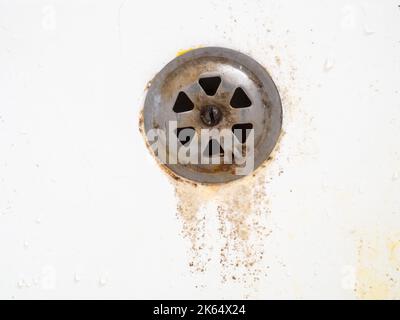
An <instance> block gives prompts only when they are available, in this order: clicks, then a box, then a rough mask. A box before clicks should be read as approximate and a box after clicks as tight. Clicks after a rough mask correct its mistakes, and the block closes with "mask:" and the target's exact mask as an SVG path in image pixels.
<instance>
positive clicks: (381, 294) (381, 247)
mask: <svg viewBox="0 0 400 320" xmlns="http://www.w3.org/2000/svg"><path fill="white" fill-rule="evenodd" d="M355 293H356V296H357V298H359V299H374V300H376V299H379V300H380V299H400V234H398V233H397V234H396V233H390V232H388V233H386V232H384V233H383V232H382V233H375V234H372V235H371V234H370V235H366V236H363V237H362V238H361V240H360V243H359V246H358V261H357V268H356V288H355Z"/></svg>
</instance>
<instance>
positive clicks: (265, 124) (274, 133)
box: [143, 47, 282, 183]
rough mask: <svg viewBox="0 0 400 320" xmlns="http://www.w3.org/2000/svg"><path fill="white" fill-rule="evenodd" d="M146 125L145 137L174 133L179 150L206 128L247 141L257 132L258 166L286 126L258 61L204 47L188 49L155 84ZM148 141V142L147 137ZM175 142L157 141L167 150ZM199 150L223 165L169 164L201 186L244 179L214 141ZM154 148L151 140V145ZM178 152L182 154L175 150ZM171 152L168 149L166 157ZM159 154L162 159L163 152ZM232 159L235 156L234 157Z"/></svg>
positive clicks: (150, 92)
mask: <svg viewBox="0 0 400 320" xmlns="http://www.w3.org/2000/svg"><path fill="white" fill-rule="evenodd" d="M143 121H144V130H145V133H148V132H149V130H152V129H157V130H163V131H164V132H169V127H168V126H169V123H170V121H176V124H177V127H176V130H175V132H174V133H173V135H174V137H173V139H175V140H176V141H177V142H175V143H177V145H178V148H181V147H184V146H186V147H187V146H188V145H190V144H191V143H192V142H193V140H194V139H192V138H193V136H194V135H195V134H199V136H200V131H201V130H202V129H206V128H207V129H210V128H215V129H219V130H222V129H229V130H231V131H233V132H234V133H235V135H236V132H241V134H240V135H238V136H237V138H238V139H239V140H240V143H242V144H244V143H245V142H246V137H247V132H248V130H251V129H253V132H254V148H253V150H254V159H253V160H254V166H253V169H256V168H257V167H259V166H260V165H261V164H262V163H263V162H264V161H265V160H266V159H267V158H268V156H269V155H270V153H271V152H272V150H273V148H274V146H275V144H276V142H277V140H278V137H279V134H280V131H281V126H282V105H281V100H280V96H279V92H278V90H277V88H276V86H275V84H274V82H273V80H272V78H271V77H270V75H269V74H268V72H267V71H266V70H265V69H264V68H263V67H262V66H261V65H260V64H259V63H257V62H256V61H255V60H254V59H252V58H250V57H249V56H247V55H245V54H242V53H240V52H237V51H234V50H231V49H226V48H219V47H206V48H200V49H195V50H192V51H189V52H187V53H185V54H183V55H181V56H178V57H176V58H175V59H173V60H172V61H171V62H169V63H168V64H167V65H166V66H165V67H164V68H163V69H162V70H161V71H160V72H159V73H158V74H157V75H156V76H155V78H154V79H153V80H152V81H151V84H150V87H149V90H148V92H147V95H146V99H145V104H144V110H143ZM147 139H148V138H147ZM170 141H172V140H169V139H166V138H165V137H164V138H163V139H161V138H159V141H158V143H159V145H158V146H160V144H161V145H163V146H164V147H165V148H166V150H170V149H169V147H170V146H169V144H171V142H170ZM208 142H209V143H208V145H207V149H206V150H201V151H200V152H203V151H204V152H205V153H208V154H209V156H212V155H214V154H216V153H217V154H218V156H220V157H221V159H222V160H221V162H220V163H217V164H214V163H208V164H204V163H179V162H178V163H168V161H167V162H165V163H164V165H165V166H166V167H167V168H169V169H170V170H171V171H172V172H173V173H174V174H175V175H177V176H179V177H183V178H185V179H189V180H192V181H196V182H200V183H223V182H228V181H232V180H236V179H239V178H241V177H242V175H238V174H237V173H236V172H235V170H234V169H235V168H236V167H237V166H238V164H237V163H235V162H233V163H224V161H223V160H224V159H226V158H224V154H225V153H226V152H224V150H223V149H222V147H221V145H220V142H219V141H215V139H210V140H209V141H208ZM148 143H149V144H150V141H148ZM177 152H178V151H177ZM170 153H171V151H167V157H168V156H169V155H170ZM156 156H158V157H159V158H160V154H159V152H156ZM233 159H234V156H233Z"/></svg>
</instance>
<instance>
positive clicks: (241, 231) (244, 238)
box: [139, 48, 300, 294]
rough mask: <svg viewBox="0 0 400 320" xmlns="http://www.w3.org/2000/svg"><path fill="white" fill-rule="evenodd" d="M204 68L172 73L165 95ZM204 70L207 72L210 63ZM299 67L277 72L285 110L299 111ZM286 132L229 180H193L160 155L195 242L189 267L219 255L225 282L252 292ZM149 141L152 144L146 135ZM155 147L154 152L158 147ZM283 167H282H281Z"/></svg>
mask: <svg viewBox="0 0 400 320" xmlns="http://www.w3.org/2000/svg"><path fill="white" fill-rule="evenodd" d="M192 49H195V48H191V49H188V50H180V51H179V52H178V53H177V55H182V54H184V53H186V52H188V51H190V50H192ZM275 62H276V64H277V65H279V66H281V61H280V58H279V57H276V58H275ZM271 65H272V64H271ZM286 67H288V66H286ZM289 67H290V66H289ZM206 69H207V70H209V71H212V70H213V65H212V64H210V65H209V66H208V67H207V68H206ZM199 70H200V69H199V68H197V67H196V66H195V65H193V66H192V67H191V68H187V69H186V73H185V74H182V73H181V74H180V75H179V76H178V74H172V75H171V77H172V78H170V79H168V81H165V83H168V84H170V86H164V88H163V92H162V94H164V95H166V96H169V97H172V96H173V94H174V92H175V87H176V85H177V84H179V86H181V87H184V86H185V85H186V84H188V83H190V82H192V81H193V79H196V78H198V76H199ZM201 70H203V71H204V65H203V66H202V68H201ZM270 71H271V70H270ZM294 72H295V69H294V68H291V69H290V70H289V72H288V76H289V78H288V79H287V80H288V81H287V83H286V84H285V85H282V83H281V84H280V83H279V78H280V77H279V76H278V75H281V76H282V74H281V73H280V72H276V74H275V75H274V74H273V72H272V74H271V75H272V76H273V78H274V79H275V80H276V81H277V80H278V82H277V83H276V84H277V86H278V88H279V92H280V94H281V99H282V105H283V108H284V112H288V111H289V112H292V113H293V112H294V110H295V109H294V108H295V105H297V104H298V103H299V102H300V99H298V98H295V97H293V96H292V93H291V92H290V91H291V89H292V88H291V87H290V85H291V83H292V82H291V81H292V80H294V75H293V73H294ZM181 77H182V78H181ZM182 79H183V82H182ZM281 81H283V80H282V79H281ZM172 88H174V90H172ZM220 98H221V99H223V98H224V97H220ZM225 98H226V97H225ZM293 116H294V115H293ZM142 117H143V113H141V119H140V120H139V125H140V126H141V132H142V134H143V135H144V129H143V118H142ZM285 134H286V132H285V130H284V127H282V131H281V134H280V136H279V139H278V141H277V144H276V146H275V148H274V151H273V152H272V153H271V155H270V157H269V158H268V159H267V160H266V161H265V162H264V163H263V164H262V165H260V166H259V167H258V168H257V169H256V170H255V171H254V172H253V173H252V174H251V175H249V176H246V177H243V178H241V179H239V180H235V181H231V182H228V183H225V184H211V185H206V184H200V183H196V182H192V181H188V180H186V179H184V178H182V177H180V176H177V175H176V174H175V173H174V172H173V171H171V170H170V169H169V168H167V167H166V166H165V165H163V164H162V163H160V162H159V161H158V159H157V158H156V157H154V158H155V159H156V162H157V164H158V165H159V166H160V168H161V169H162V170H163V171H164V172H165V173H166V176H167V177H168V178H169V180H170V182H171V183H172V185H173V187H174V189H175V194H176V200H177V217H178V218H179V219H180V221H181V223H182V235H183V237H184V238H185V239H187V240H188V243H189V248H188V255H189V261H188V266H189V268H190V270H191V271H192V272H195V273H197V272H200V273H203V272H207V271H208V269H209V268H210V265H211V264H212V265H213V267H214V264H213V263H215V257H217V260H218V261H217V265H218V266H219V270H220V276H221V280H222V282H223V283H225V282H233V283H239V284H241V285H243V286H244V288H248V289H249V291H250V292H251V291H253V290H254V288H255V287H256V286H257V284H258V283H259V280H260V278H261V277H262V276H264V275H265V272H266V270H265V262H263V257H264V250H265V239H266V238H267V237H268V236H269V235H270V234H271V233H272V230H271V229H270V227H269V225H268V223H267V217H268V215H269V214H270V210H269V200H268V199H269V198H268V192H267V187H268V185H267V179H270V176H271V175H279V174H278V173H277V172H275V171H277V170H278V168H277V166H278V167H279V165H274V166H273V168H272V166H271V164H272V160H273V159H275V158H278V154H279V153H280V149H281V147H282V144H281V140H282V138H283V137H284V136H285ZM144 140H145V141H146V145H147V147H149V146H148V144H147V140H146V138H145V137H144ZM150 152H151V153H152V154H153V151H152V150H150ZM153 155H154V154H153ZM275 164H276V163H275ZM220 169H223V168H220ZM278 171H279V172H282V170H281V168H279V170H278ZM274 172H275V173H274ZM211 226H214V228H212V227H211ZM250 294H251V293H250Z"/></svg>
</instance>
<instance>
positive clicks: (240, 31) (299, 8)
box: [0, 0, 400, 299]
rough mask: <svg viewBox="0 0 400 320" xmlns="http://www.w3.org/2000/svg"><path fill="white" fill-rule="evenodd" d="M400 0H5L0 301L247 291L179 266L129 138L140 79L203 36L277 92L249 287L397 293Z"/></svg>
mask: <svg viewBox="0 0 400 320" xmlns="http://www.w3.org/2000/svg"><path fill="white" fill-rule="evenodd" d="M399 4H400V2H398V1H378V0H375V1H373V0H369V1H340V0H339V1H320V0H314V1H311V0H309V1H288V0H286V1H282V0H279V1H261V0H260V1H193V2H192V1H173V0H171V1H153V0H149V1H99V0H97V1H95V0H91V1H88V0H87V1H65V2H61V1H49V0H48V1H40V0H35V1H28V0H26V1H22V0H19V1H6V0H0V298H4V299H12V298H241V297H243V295H244V291H243V290H242V288H241V287H240V285H238V286H228V285H223V284H221V283H219V282H218V281H217V280H218V279H216V278H215V277H214V275H213V273H210V274H207V275H204V276H201V275H196V274H194V275H193V274H191V273H190V270H189V268H188V267H187V255H186V249H187V243H186V242H185V241H184V240H183V239H182V237H181V235H180V230H181V229H180V228H181V226H180V222H179V221H178V220H177V218H176V215H175V212H176V207H175V206H176V199H175V197H174V190H173V187H172V185H171V184H170V183H169V182H168V180H167V178H166V177H165V175H164V173H162V172H161V170H159V168H158V167H157V166H156V165H155V163H154V161H153V159H152V158H151V156H150V155H149V153H148V151H147V150H146V148H145V147H144V143H143V140H142V137H141V135H140V134H139V131H138V113H139V110H140V108H141V102H142V98H143V94H144V88H145V86H146V83H147V81H149V80H150V79H151V78H152V77H153V76H154V74H155V73H156V72H157V71H158V70H160V69H161V68H162V66H163V65H164V64H165V63H167V62H168V61H169V60H171V59H172V58H173V57H174V56H175V54H176V52H177V51H179V50H182V49H187V48H190V47H194V46H208V45H216V46H224V47H229V48H233V49H237V50H240V51H242V52H244V53H247V54H249V55H251V56H252V57H254V58H255V59H257V60H258V61H259V62H261V63H262V64H264V65H265V67H266V68H267V69H268V70H269V71H270V73H271V75H272V76H273V78H274V79H275V81H276V83H277V84H278V86H279V87H280V89H281V90H282V95H284V102H285V105H284V112H285V115H284V127H283V128H284V131H285V135H284V136H283V138H282V141H281V145H280V150H279V153H278V155H277V158H276V159H275V160H274V162H273V164H272V168H275V169H277V168H278V169H279V170H282V171H283V173H282V174H281V175H277V174H274V173H273V172H276V170H275V171H273V172H272V171H271V173H270V174H269V176H270V178H271V179H272V181H271V182H269V183H268V184H267V186H266V189H267V194H268V197H269V210H270V211H271V213H270V216H269V219H270V221H269V226H270V228H271V230H272V231H273V232H272V234H271V236H269V237H268V238H266V240H265V258H264V262H263V263H264V264H265V268H266V270H268V272H266V273H267V275H266V276H262V279H261V280H260V283H259V285H258V286H257V290H255V291H254V292H253V293H252V294H251V296H252V297H256V298H268V299H269V298H345V299H351V298H365V297H373V298H399V296H398V293H397V296H396V292H400V290H398V289H399V283H398V282H399V281H400V274H399V271H398V264H400V260H399V258H398V257H399V256H400V253H399V252H400V245H399V246H397V245H396V243H397V241H398V240H400V234H399V231H400V196H399V193H400V180H399V179H398V176H399V172H400V141H399V137H400V93H399V91H400V88H399V84H400V8H399V7H398V5H399ZM271 170H272V169H271ZM279 170H278V171H279ZM371 248H372V249H371ZM371 250H372V251H371ZM396 268H397V269H396ZM396 270H397V271H396ZM386 271H387V272H389V273H390V274H391V279H392V280H390V279H388V278H385V274H386V273H387V272H386ZM200 282H201V283H202V284H203V285H202V286H198V284H199V283H200ZM361 287H362V288H361ZM369 287H372V288H373V289H368V288H369ZM357 288H358V289H357ZM363 288H364V289H363ZM366 288H367V289H366ZM363 290H364V291H368V290H370V291H368V292H364V291H363Z"/></svg>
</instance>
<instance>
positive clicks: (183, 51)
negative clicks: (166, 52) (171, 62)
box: [176, 46, 201, 57]
mask: <svg viewBox="0 0 400 320" xmlns="http://www.w3.org/2000/svg"><path fill="white" fill-rule="evenodd" d="M198 48H201V46H196V47H192V48H189V49H181V50H179V51H178V52H177V53H176V56H177V57H179V56H181V55H183V54H185V53H188V52H189V51H192V50H194V49H198Z"/></svg>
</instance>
